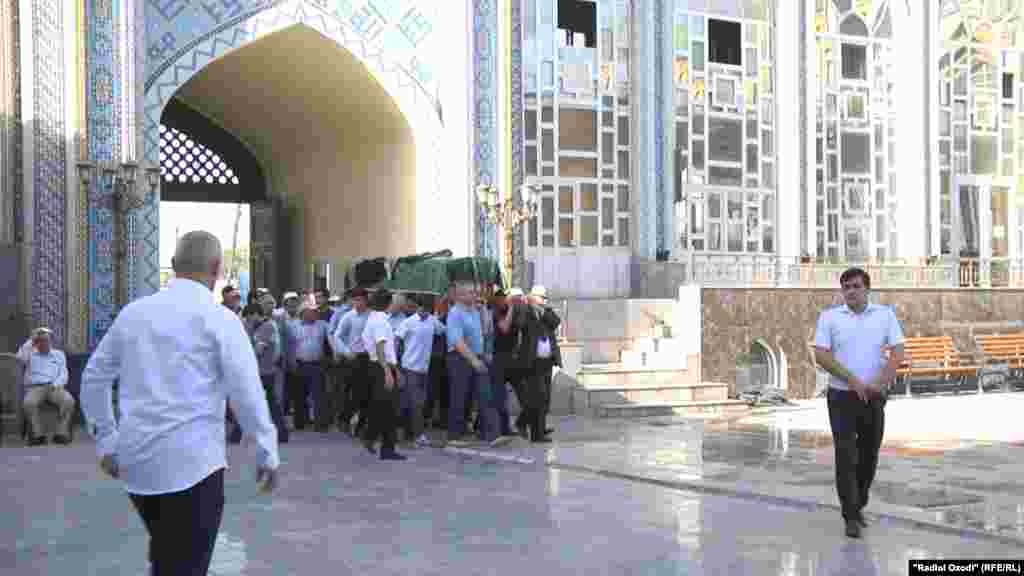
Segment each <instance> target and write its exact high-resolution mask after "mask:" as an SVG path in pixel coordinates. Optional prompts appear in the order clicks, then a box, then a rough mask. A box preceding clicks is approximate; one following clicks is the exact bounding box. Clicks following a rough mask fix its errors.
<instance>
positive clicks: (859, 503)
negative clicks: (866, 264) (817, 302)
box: [814, 268, 903, 538]
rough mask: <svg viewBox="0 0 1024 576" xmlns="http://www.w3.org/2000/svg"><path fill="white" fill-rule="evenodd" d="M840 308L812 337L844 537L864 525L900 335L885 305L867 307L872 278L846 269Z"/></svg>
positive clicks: (900, 352)
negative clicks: (821, 373)
mask: <svg viewBox="0 0 1024 576" xmlns="http://www.w3.org/2000/svg"><path fill="white" fill-rule="evenodd" d="M839 284H840V285H841V286H842V290H843V300H844V301H845V304H842V305H839V306H834V307H832V308H829V309H828V310H825V311H824V312H822V313H821V316H819V317H818V325H817V328H816V329H815V334H814V359H815V361H817V363H818V365H819V366H821V367H822V368H823V369H824V370H825V371H827V372H828V373H829V374H831V376H832V378H831V379H830V381H829V389H828V415H829V422H830V424H831V426H832V442H833V445H834V446H835V459H836V491H837V492H838V493H839V501H840V503H841V504H842V512H843V519H844V520H845V522H846V535H847V536H849V537H851V538H859V537H860V531H861V528H864V527H866V526H867V523H866V522H865V520H864V516H863V514H862V513H861V510H862V509H863V508H864V506H865V505H866V504H867V502H868V493H869V492H870V489H871V481H872V480H873V479H874V477H875V469H876V468H877V466H878V450H879V448H880V447H881V446H882V434H883V432H884V429H885V412H884V408H885V401H886V395H887V391H888V386H889V385H890V384H891V383H892V381H893V380H894V379H895V378H896V369H897V368H898V367H899V365H900V363H901V362H902V361H903V330H902V328H901V327H900V322H899V320H897V319H896V314H895V312H894V311H893V309H892V308H891V307H889V306H882V305H879V304H872V303H870V302H868V291H869V290H870V289H871V277H870V276H868V273H867V272H865V271H864V270H862V269H860V268H850V269H849V270H847V271H846V272H843V275H842V276H841V277H840V278H839Z"/></svg>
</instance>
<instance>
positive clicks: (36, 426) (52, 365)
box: [17, 328, 75, 446]
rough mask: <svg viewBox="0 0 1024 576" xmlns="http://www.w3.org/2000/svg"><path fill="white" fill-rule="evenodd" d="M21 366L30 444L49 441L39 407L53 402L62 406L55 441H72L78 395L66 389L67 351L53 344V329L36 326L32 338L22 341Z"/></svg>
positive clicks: (57, 442) (19, 352) (64, 442)
mask: <svg viewBox="0 0 1024 576" xmlns="http://www.w3.org/2000/svg"><path fill="white" fill-rule="evenodd" d="M17 359H18V366H19V369H20V370H22V374H23V376H24V378H23V379H22V385H23V386H24V388H25V394H24V401H23V405H22V407H23V409H24V410H25V416H26V417H27V418H28V422H29V441H28V445H29V446H38V445H41V444H46V436H45V435H44V434H43V428H42V423H41V422H40V421H39V407H40V406H41V405H42V404H43V402H50V403H52V404H54V405H55V406H57V409H58V410H59V414H60V416H59V420H58V423H57V431H56V433H55V434H54V436H53V441H54V443H55V444H69V443H70V442H71V417H72V416H74V413H75V399H74V398H73V397H72V396H71V394H69V393H68V391H67V390H65V389H64V386H66V385H67V383H68V363H67V359H66V358H65V357H64V352H62V351H60V350H57V349H55V348H53V347H51V345H50V330H49V329H48V328H36V329H35V330H34V331H33V332H32V338H31V339H30V340H28V341H26V342H25V343H24V344H22V346H21V348H19V349H18V353H17Z"/></svg>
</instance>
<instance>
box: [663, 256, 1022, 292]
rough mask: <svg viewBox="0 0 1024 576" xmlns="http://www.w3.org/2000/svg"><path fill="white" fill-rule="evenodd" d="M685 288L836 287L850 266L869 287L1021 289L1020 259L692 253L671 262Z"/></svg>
mask: <svg viewBox="0 0 1024 576" xmlns="http://www.w3.org/2000/svg"><path fill="white" fill-rule="evenodd" d="M671 264H673V265H676V266H682V267H683V268H684V274H683V275H682V276H683V278H684V279H685V280H684V282H685V283H686V284H697V285H701V286H720V287H780V288H782V287H788V288H836V287H838V286H839V277H840V276H841V275H842V273H843V272H844V271H845V270H846V269H848V268H850V267H851V266H858V267H860V268H863V269H864V270H866V271H867V272H868V274H870V275H871V285H872V287H873V288H975V289H976V288H1024V258H941V259H939V258H928V259H920V260H911V259H903V260H885V261H879V260H869V261H837V260H830V259H824V258H823V259H813V258H806V257H804V258H783V257H778V256H739V255H738V256H731V255H697V254H694V255H691V256H689V257H688V258H687V259H685V260H682V261H676V262H673V263H671Z"/></svg>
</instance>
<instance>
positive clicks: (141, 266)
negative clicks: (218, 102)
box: [130, 0, 446, 298]
mask: <svg viewBox="0 0 1024 576" xmlns="http://www.w3.org/2000/svg"><path fill="white" fill-rule="evenodd" d="M295 25H303V26H308V27H309V28H312V29H313V30H316V31H317V32H319V33H320V34H323V35H324V36H325V37H327V38H330V39H331V40H334V41H335V42H336V43H337V44H338V45H339V46H340V47H342V48H344V49H346V50H348V51H349V52H351V53H352V55H353V56H355V57H356V58H357V59H358V60H359V61H360V62H362V63H363V65H365V66H366V68H367V69H368V71H369V72H370V73H371V74H372V76H373V77H374V78H375V79H376V81H377V82H379V83H380V85H381V86H383V87H384V89H385V90H386V91H387V93H388V94H390V95H391V97H392V98H393V99H394V100H395V103H396V104H397V105H398V107H399V109H400V110H401V111H402V113H403V114H404V115H405V117H406V120H407V121H408V122H409V125H410V126H411V127H412V129H413V133H414V138H415V142H416V180H417V230H416V241H417V244H418V245H419V246H423V247H428V246H429V247H433V246H440V245H441V244H443V243H444V238H445V234H444V231H443V230H442V229H441V228H440V227H437V226H430V225H429V223H428V222H425V221H424V220H426V219H425V218H423V217H422V216H421V215H422V214H425V213H424V212H423V211H424V210H428V209H429V207H431V206H436V205H439V204H438V203H440V202H444V200H445V199H446V198H445V196H446V195H445V194H443V193H442V189H441V167H442V162H441V153H440V151H441V146H442V120H441V110H440V106H439V104H438V102H437V100H436V98H435V97H434V95H432V94H430V93H429V92H428V91H427V89H426V87H424V86H423V85H422V84H420V83H419V81H418V80H416V78H415V76H414V75H413V74H412V73H411V72H410V71H409V70H407V69H406V67H405V66H404V65H402V64H400V61H399V60H398V59H397V58H394V57H392V55H391V54H389V53H388V50H387V48H385V47H383V46H380V45H375V44H372V43H370V42H368V41H367V40H366V39H365V38H364V37H363V36H362V35H361V34H360V33H359V32H358V31H357V30H356V29H354V28H353V26H352V25H351V23H350V22H347V21H345V20H343V19H342V18H340V17H339V16H338V15H336V14H334V13H331V12H329V11H327V10H325V9H323V8H320V7H318V6H316V5H314V4H311V3H308V2H306V1H304V0H285V1H281V2H276V3H273V4H271V5H269V6H264V7H261V8H259V9H257V10H254V11H251V12H249V13H244V14H241V15H240V16H238V17H237V18H234V19H232V20H229V21H227V22H225V23H224V24H222V25H220V26H217V27H214V28H211V29H210V30H208V31H206V32H205V33H203V34H201V35H200V36H198V37H197V38H196V39H195V40H193V41H191V42H189V43H188V44H187V45H185V46H184V47H183V48H182V49H180V50H178V51H177V52H175V53H174V54H173V55H171V56H170V57H169V58H167V59H166V60H164V61H163V62H162V63H160V64H158V65H155V66H153V67H152V68H149V69H147V74H146V83H145V95H144V106H143V117H144V119H143V129H142V138H143V150H144V157H145V159H146V161H147V162H149V163H151V164H152V165H156V164H158V162H159V156H160V133H159V127H160V115H161V112H162V111H163V109H164V106H165V105H166V104H167V102H168V101H169V100H170V98H171V97H172V96H173V95H174V93H175V92H176V91H177V90H178V88H180V87H181V86H182V85H184V84H185V83H186V82H187V81H188V80H189V79H190V78H192V77H193V76H195V75H196V74H198V73H199V72H200V71H201V70H202V69H203V68H204V67H205V66H206V65H207V64H209V63H210V62H212V61H214V60H216V59H218V58H220V57H221V56H224V55H225V54H227V53H229V52H232V51H234V50H237V49H240V48H243V47H245V46H247V45H248V44H251V43H253V42H255V41H257V40H259V39H260V38H263V37H265V36H267V35H269V34H272V33H274V32H278V31H281V30H284V29H286V28H289V27H292V26H295ZM150 64H151V65H152V64H153V63H150ZM271 193H272V194H273V191H271ZM424 196H426V198H424ZM159 214H160V194H159V189H158V190H157V191H155V193H152V194H150V196H149V198H148V199H147V201H146V204H145V205H144V206H143V207H142V208H140V209H139V210H138V211H137V212H136V215H135V218H134V219H135V226H134V230H135V234H134V236H133V239H132V241H133V243H134V244H135V249H134V250H133V251H132V253H133V254H136V255H137V257H136V258H135V259H134V260H135V261H133V262H132V263H131V266H130V270H131V276H132V277H131V279H130V290H131V294H130V295H131V297H132V298H137V297H139V296H145V295H147V294H152V293H154V292H156V291H158V290H159V289H160V260H159V220H160V217H159Z"/></svg>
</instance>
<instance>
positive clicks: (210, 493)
mask: <svg viewBox="0 0 1024 576" xmlns="http://www.w3.org/2000/svg"><path fill="white" fill-rule="evenodd" d="M222 253H223V252H222V249H221V244H220V241H218V240H217V238H216V237H215V236H213V235H212V234H210V233H208V232H202V231H196V232H189V233H188V234H185V235H184V236H182V237H181V239H180V240H179V241H178V245H177V248H176V250H175V252H174V258H173V259H172V261H171V264H172V266H173V268H174V273H175V278H174V279H173V280H171V283H170V285H169V286H168V288H167V290H164V291H161V292H158V293H156V294H154V295H152V296H148V297H146V298H142V299H140V300H136V301H135V302H132V303H131V304H129V305H128V306H126V307H125V308H124V309H122V310H121V313H120V314H118V316H117V319H116V320H115V321H114V324H113V325H112V326H111V327H110V330H108V331H107V333H106V335H105V336H104V337H103V340H101V341H100V344H99V346H98V347H97V349H96V351H95V352H94V353H93V355H92V357H91V358H90V360H89V364H88V365H87V366H86V368H85V371H84V373H83V374H82V394H81V399H82V410H83V412H84V413H85V417H86V421H87V422H88V423H89V426H88V429H89V430H90V431H91V432H92V433H93V435H94V436H95V437H96V447H97V452H98V453H99V458H100V468H101V469H102V470H103V471H104V472H106V473H107V474H109V475H110V476H112V477H114V478H120V479H121V480H123V482H124V484H125V488H126V489H127V491H128V494H129V497H130V498H131V501H132V504H134V505H135V508H136V510H137V511H138V513H139V515H140V516H141V517H142V521H143V522H144V523H145V525H146V530H147V531H148V532H149V537H150V560H151V561H152V563H153V566H152V567H153V574H155V575H157V576H160V575H167V574H173V575H178V574H190V575H201V574H206V573H207V570H208V569H209V565H210V559H211V557H212V555H213V546H214V541H215V539H216V537H217V532H218V530H219V529H220V522H221V517H222V515H223V512H224V468H225V466H226V465H227V461H226V451H227V448H226V445H225V441H224V411H225V410H224V408H225V401H226V398H228V397H230V399H231V403H232V405H233V408H234V413H235V414H236V415H237V417H238V419H239V421H240V422H241V425H242V429H243V430H244V431H245V432H246V433H247V434H249V435H251V436H252V437H253V438H254V440H255V444H256V447H257V449H258V451H259V457H260V458H259V472H258V474H257V478H256V479H257V483H258V485H259V487H260V489H261V490H262V491H264V492H269V491H271V490H273V488H274V486H275V485H276V483H277V468H278V463H279V460H278V452H277V429H276V428H275V427H274V425H273V424H272V423H271V420H270V412H269V410H268V408H267V400H266V397H265V395H264V392H263V386H262V385H261V383H260V371H259V367H258V365H257V362H256V356H255V354H254V353H253V349H252V346H251V345H250V343H249V338H248V336H247V335H246V333H245V329H244V328H243V326H242V323H241V322H239V321H238V318H237V317H236V316H235V315H234V314H233V313H232V312H231V311H230V310H228V309H227V308H225V307H223V306H220V305H219V304H217V302H216V301H215V300H214V298H213V287H214V283H215V282H216V280H217V278H219V277H220V275H221V272H222V261H221V259H222ZM115 378H117V379H119V382H120V386H119V392H118V393H119V395H120V396H119V400H120V409H121V420H120V425H119V424H118V422H116V421H115V420H114V414H113V410H112V407H111V386H112V383H113V382H114V379H115Z"/></svg>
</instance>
